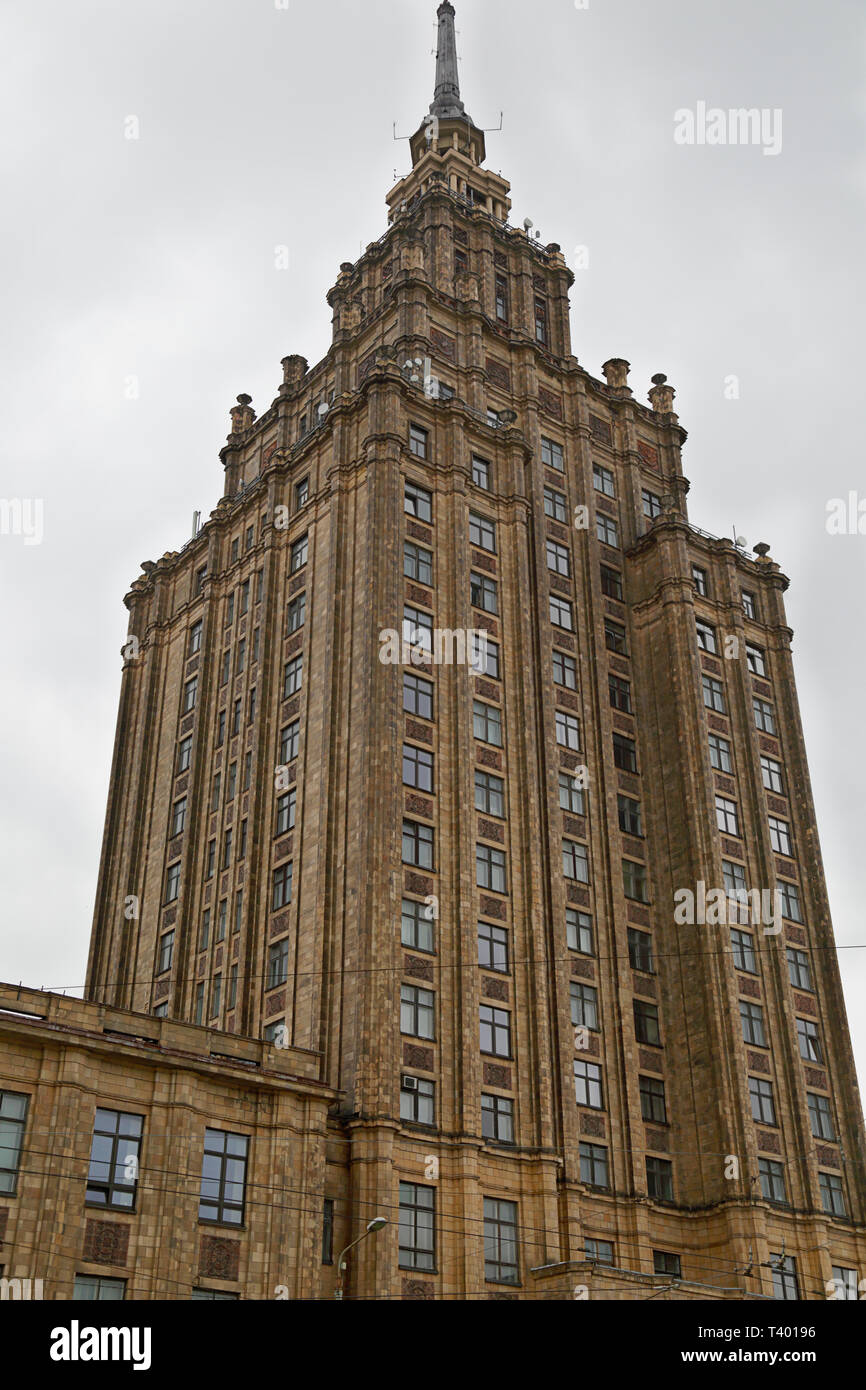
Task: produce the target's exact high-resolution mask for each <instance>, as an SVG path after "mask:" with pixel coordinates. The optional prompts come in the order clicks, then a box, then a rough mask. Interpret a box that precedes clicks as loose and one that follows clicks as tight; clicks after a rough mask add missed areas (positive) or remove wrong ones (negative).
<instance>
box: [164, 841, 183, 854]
mask: <svg viewBox="0 0 866 1390" xmlns="http://www.w3.org/2000/svg"><path fill="white" fill-rule="evenodd" d="M182 850H183V835H175V837H174V839H173V840H169V842H168V848H167V850H166V853H167V855H168V858H169V859H177V858H179V857H180V854H181V852H182Z"/></svg>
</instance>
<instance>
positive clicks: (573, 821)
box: [562, 816, 588, 840]
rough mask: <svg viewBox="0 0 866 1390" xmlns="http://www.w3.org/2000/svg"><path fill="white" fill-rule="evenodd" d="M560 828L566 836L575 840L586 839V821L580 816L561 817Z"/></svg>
mask: <svg viewBox="0 0 866 1390" xmlns="http://www.w3.org/2000/svg"><path fill="white" fill-rule="evenodd" d="M562 828H563V830H564V831H565V833H566V835H571V836H572V837H573V838H574V839H577V840H586V839H588V836H587V831H586V821H585V820H584V819H583V817H582V816H563V818H562Z"/></svg>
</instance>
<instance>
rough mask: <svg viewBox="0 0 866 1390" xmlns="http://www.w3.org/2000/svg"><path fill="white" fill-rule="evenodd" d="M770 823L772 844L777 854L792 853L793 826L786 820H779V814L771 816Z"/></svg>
mask: <svg viewBox="0 0 866 1390" xmlns="http://www.w3.org/2000/svg"><path fill="white" fill-rule="evenodd" d="M768 820H769V823H770V844H771V845H772V847H773V849H774V850H775V851H776V853H777V854H787V855H791V854H793V853H794V851H793V849H792V847H791V827H790V825H789V824H788V822H787V821H786V820H779V818H778V816H769V817H768Z"/></svg>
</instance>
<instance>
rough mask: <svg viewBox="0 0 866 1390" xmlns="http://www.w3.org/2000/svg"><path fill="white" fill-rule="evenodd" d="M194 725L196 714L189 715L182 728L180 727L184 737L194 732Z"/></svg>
mask: <svg viewBox="0 0 866 1390" xmlns="http://www.w3.org/2000/svg"><path fill="white" fill-rule="evenodd" d="M194 723H195V715H194V714H188V715H187V717H186V719H184V720H183V722H182V723H181V726H180V732H181V736H183V735H184V734H188V733H190V732H191V731H192V726H193V724H194Z"/></svg>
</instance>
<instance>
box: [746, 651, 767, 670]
mask: <svg viewBox="0 0 866 1390" xmlns="http://www.w3.org/2000/svg"><path fill="white" fill-rule="evenodd" d="M746 664H747V665H748V668H749V670H750V671H751V673H752V675H753V676H766V674H767V658H766V655H765V653H764V652H763V651H762V650H761V648H760V647H753V646H751V645H749V644H747V645H746Z"/></svg>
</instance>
